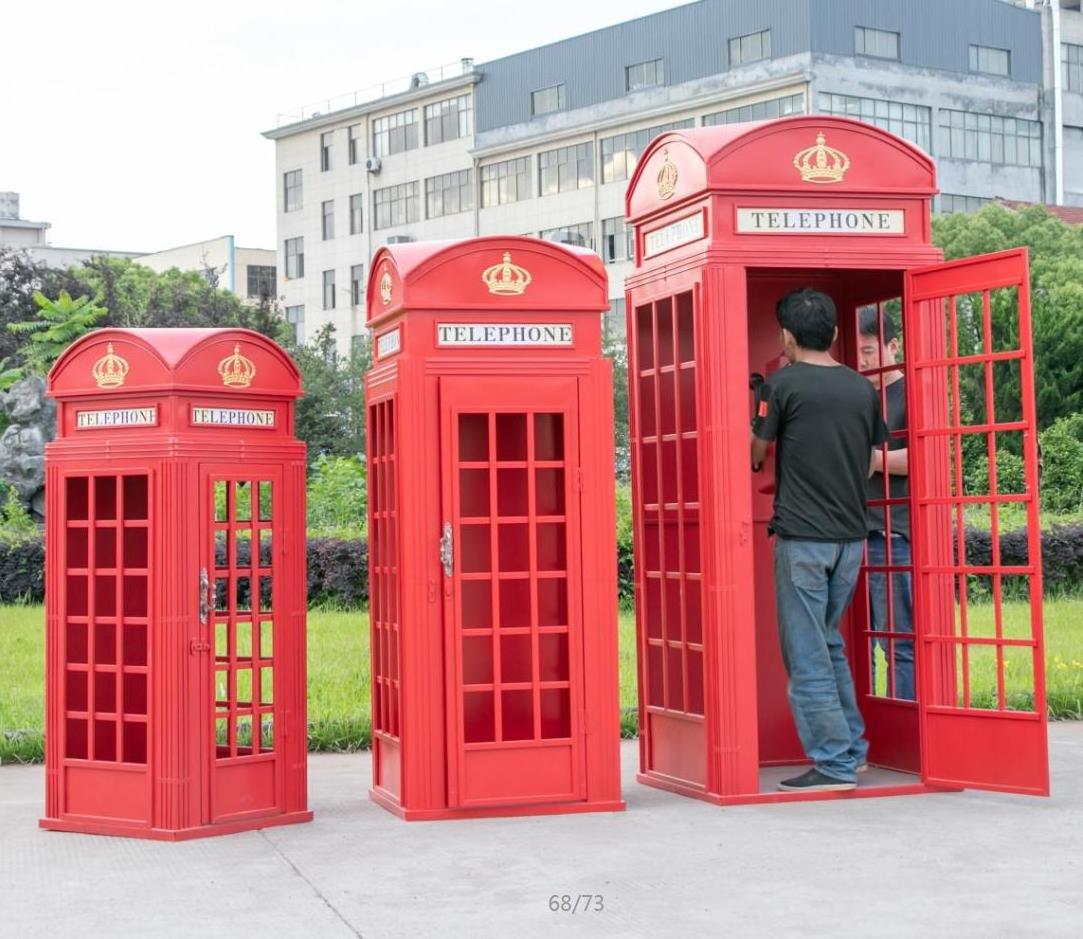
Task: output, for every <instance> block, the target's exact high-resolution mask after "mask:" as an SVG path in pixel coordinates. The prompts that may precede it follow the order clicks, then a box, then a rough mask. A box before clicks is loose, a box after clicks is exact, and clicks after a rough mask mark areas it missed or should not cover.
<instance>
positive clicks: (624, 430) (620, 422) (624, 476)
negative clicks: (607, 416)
mask: <svg viewBox="0 0 1083 939" xmlns="http://www.w3.org/2000/svg"><path fill="white" fill-rule="evenodd" d="M602 351H603V352H604V353H605V356H606V358H608V359H609V361H610V362H612V363H613V446H614V449H615V451H616V475H617V479H618V480H622V481H624V482H627V481H628V479H629V478H630V476H631V472H632V459H631V449H630V445H629V442H628V346H627V345H626V344H625V342H624V340H623V339H619V338H613V337H608V338H606V340H605V344H604V347H603V349H602Z"/></svg>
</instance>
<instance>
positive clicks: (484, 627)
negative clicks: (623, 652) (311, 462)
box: [366, 237, 624, 819]
mask: <svg viewBox="0 0 1083 939" xmlns="http://www.w3.org/2000/svg"><path fill="white" fill-rule="evenodd" d="M607 308H608V300H607V298H606V277H605V271H604V269H603V267H602V264H601V261H600V259H599V258H598V257H597V255H594V254H592V253H590V252H587V251H583V250H579V249H576V248H569V247H566V246H563V245H557V244H552V243H550V242H545V241H537V240H535V239H531V238H518V237H491V238H477V239H472V240H469V241H460V242H442V243H430V244H410V245H395V246H394V247H385V248H381V249H380V250H379V251H378V252H377V254H376V256H375V258H374V259H373V263H372V268H371V274H370V278H369V291H368V323H369V326H370V327H371V329H372V332H373V342H374V358H375V361H374V365H373V368H372V370H371V371H370V372H369V374H368V376H367V381H366V390H367V400H368V491H369V544H370V548H369V550H370V555H369V559H370V560H369V563H370V568H369V569H370V578H371V580H370V582H371V623H372V693H373V703H372V715H373V735H372V736H373V784H372V789H371V790H370V795H371V797H372V799H373V800H375V801H376V802H378V803H379V804H380V805H383V806H384V807H385V808H387V809H389V810H390V811H392V812H394V813H395V814H396V815H399V816H400V817H402V818H406V819H435V818H457V817H467V816H482V815H527V814H550V813H556V812H582V811H612V810H620V809H623V808H624V803H623V802H622V801H621V795H620V765H619V742H620V741H619V738H620V733H619V712H618V687H617V684H618V682H617V679H618V666H617V612H616V587H615V583H614V577H613V564H614V558H615V550H616V548H615V543H614V542H615V532H614V507H613V433H612V431H613V416H612V397H611V386H610V381H611V378H610V374H611V373H610V368H609V363H608V361H607V360H606V359H604V358H603V357H602V355H601V317H600V313H601V312H602V311H603V310H605V309H607Z"/></svg>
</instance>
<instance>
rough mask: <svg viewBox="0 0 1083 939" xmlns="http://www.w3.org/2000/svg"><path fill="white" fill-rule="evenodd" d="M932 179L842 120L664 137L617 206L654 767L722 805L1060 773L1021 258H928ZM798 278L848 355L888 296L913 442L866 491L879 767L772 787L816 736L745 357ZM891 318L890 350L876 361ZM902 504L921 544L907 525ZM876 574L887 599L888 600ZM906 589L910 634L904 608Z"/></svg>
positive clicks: (882, 365) (756, 351)
mask: <svg viewBox="0 0 1083 939" xmlns="http://www.w3.org/2000/svg"><path fill="white" fill-rule="evenodd" d="M936 191H937V189H936V175H935V167H934V165H933V161H932V160H931V159H930V158H929V157H928V156H927V155H926V154H924V153H923V152H921V151H920V150H918V149H917V148H916V147H913V146H912V145H910V144H909V143H907V142H906V141H904V140H901V139H899V138H897V137H895V136H893V135H891V134H889V133H886V132H884V131H881V130H879V129H877V128H875V127H872V126H869V125H866V124H863V123H860V122H857V121H851V120H846V119H840V118H831V117H799V118H793V119H784V120H779V121H775V122H771V123H764V124H735V125H728V126H726V127H719V128H710V129H707V128H705V129H702V130H689V131H680V132H675V133H668V134H664V135H662V136H661V137H659V138H657V139H656V140H654V141H653V142H652V143H651V144H650V145H649V146H648V147H647V150H646V151H645V153H644V154H643V157H642V159H641V160H640V162H639V165H638V166H637V169H636V172H635V175H634V177H633V179H632V181H631V182H630V184H629V187H628V192H627V197H626V198H627V201H626V211H627V216H628V218H629V220H630V221H631V222H632V223H633V224H634V226H635V231H636V271H635V273H634V275H633V276H632V277H630V278H629V280H628V288H627V310H628V337H629V347H630V355H629V367H628V374H629V383H630V405H631V415H632V441H633V479H634V487H633V488H634V506H635V509H634V511H635V540H636V610H637V632H638V637H637V640H638V651H639V679H640V684H639V687H640V726H641V736H640V775H639V779H640V781H641V782H644V783H648V784H650V785H654V786H658V787H662V788H666V789H671V790H673V791H676V792H680V793H683V794H686V795H690V796H696V797H699V798H703V799H706V800H708V801H713V802H717V803H734V802H755V801H773V800H787V799H799V798H810V797H811V798H837V797H853V796H867V795H884V794H889V793H903V792H916V791H922V790H924V789H928V788H932V787H942V788H957V787H964V786H967V787H971V786H972V787H976V788H988V789H999V790H1003V791H1009V792H1024V793H1032V794H1045V793H1047V792H1048V766H1047V750H1046V706H1045V688H1044V679H1043V657H1042V611H1041V602H1042V588H1041V563H1040V557H1039V537H1038V536H1039V531H1038V498H1037V496H1038V490H1037V460H1036V454H1035V440H1036V424H1035V413H1034V387H1033V368H1032V362H1031V339H1030V306H1029V293H1028V289H1029V286H1028V284H1029V281H1028V271H1027V255H1026V251H1025V249H1018V250H1013V251H1005V252H1001V253H999V254H995V255H990V256H987V257H979V258H970V259H966V260H963V261H956V262H952V263H949V264H941V263H938V262H939V261H940V257H941V255H940V252H939V251H938V249H936V248H935V247H933V245H932V243H931V220H930V215H931V200H932V196H933V195H934V194H935V193H936ZM805 286H813V287H816V288H818V289H820V290H823V291H825V292H826V293H828V294H829V295H830V296H832V297H833V299H834V300H835V302H836V305H837V307H838V310H839V339H838V342H837V345H836V348H835V349H834V352H835V355H836V357H837V358H839V359H840V360H841V361H842V362H843V363H844V364H848V365H850V366H851V367H853V368H855V369H858V368H859V365H860V364H862V363H859V346H860V344H861V343H860V339H861V336H860V333H859V326H858V322H859V316H860V315H861V314H863V313H865V315H866V318H867V316H868V313H867V311H872V316H873V317H874V322H876V323H877V327H876V328H877V332H878V333H879V335H878V336H877V337H876V339H877V342H876V347H877V348H879V349H880V351H879V352H878V353H877V360H876V361H875V362H872V363H871V364H870V363H869V362H864V363H863V364H864V374H866V375H867V376H868V377H869V378H870V380H874V381H875V382H876V383H878V384H879V385H880V387H881V395H886V390H885V389H886V388H887V387H888V384H889V382H892V381H895V380H898V378H899V377H902V378H904V379H905V385H904V386H902V387H903V388H904V389H905V400H906V403H907V407H908V424H907V426H905V427H903V428H902V429H899V430H897V431H895V433H894V434H893V438H894V439H893V440H892V442H891V444H890V446H892V447H900V446H905V447H907V448H908V456H909V466H910V475H909V480H908V487H907V488H906V489H904V490H903V491H902V492H900V491H899V490H897V489H892V488H891V487H890V486H889V485H888V484H886V483H885V484H884V488H883V492H882V494H881V493H877V497H876V498H872V499H871V500H870V505H872V506H874V507H877V508H879V509H881V510H882V511H883V513H884V519H885V525H886V530H885V533H884V535H885V538H886V542H887V543H888V545H889V547H888V548H887V556H886V557H884V558H880V557H876V558H875V559H874V560H875V563H866V564H865V566H864V568H863V574H862V580H861V584H860V586H859V588H858V592H857V595H856V596H855V598H854V600H853V602H852V603H851V606H850V609H849V611H848V614H847V617H846V619H845V620H844V623H843V635H844V638H845V641H846V646H847V651H848V655H849V661H850V666H851V670H852V673H853V676H854V682H855V686H856V690H857V693H858V699H859V705H860V708H861V711H862V713H863V716H864V719H865V723H866V725H867V733H866V736H867V738H868V739H869V741H870V744H871V749H870V753H869V762H870V772H869V773H868V774H866V775H863V776H861V777H859V786H858V788H857V789H856V790H853V791H849V792H844V793H835V792H831V793H823V792H820V793H815V794H802V793H782V792H776V791H774V790H775V788H776V786H777V783H778V781H779V780H780V779H781V778H782V777H784V776H785V775H789V774H791V773H792V769H793V766H792V764H795V763H800V762H803V761H804V754H803V752H802V749H801V746H800V744H799V741H798V739H797V735H796V731H795V729H794V725H793V720H792V718H791V715H790V709H789V706H788V702H787V697H786V675H785V671H784V668H783V664H782V660H781V655H780V652H779V648H778V638H777V632H776V615H775V595H774V580H773V577H774V574H773V569H772V542H771V541H770V539H769V537H768V533H767V524H768V522H769V520H770V518H771V515H772V503H773V496H774V480H773V478H772V476H773V472H774V467H773V453H772V455H771V456H770V458H769V459H768V462H767V465H766V466H765V467H764V469H763V471H762V472H760V473H758V474H753V473H752V472H751V470H750V466H749V463H750V460H749V424H750V418H751V417H752V414H753V407H754V396H753V395H752V393H751V392H750V375H751V374H752V373H760V374H762V375H766V376H767V378H768V380H770V374H771V372H772V371H774V370H775V369H776V368H778V367H779V365H780V360H779V357H780V346H779V339H778V334H779V329H778V324H777V321H776V318H775V305H776V303H777V301H778V300H779V299H780V298H781V297H782V296H783V295H784V294H785V293H787V292H789V291H790V290H792V289H795V288H800V287H805ZM888 318H890V319H891V324H892V326H895V327H897V328H898V331H899V333H900V336H899V337H898V342H897V343H896V346H897V355H898V361H896V362H889V361H885V359H884V355H885V353H884V351H883V348H882V347H883V345H884V343H883V340H884V338H885V334H889V333H890V330H889V329H888V328H887V323H888ZM1009 378H1011V379H1014V381H1013V382H1008V381H1006V379H1009ZM1012 387H1014V388H1015V389H1017V390H1016V392H1015V393H1014V396H1013V395H1012V394H1011V393H1008V392H1004V391H1002V390H999V389H1004V388H1012ZM1020 388H1021V389H1022V393H1021V394H1020V393H1019V392H1018V389H1020ZM885 402H886V397H885ZM885 450H886V446H885ZM1005 450H1006V451H1008V452H1010V453H1013V454H1015V455H1016V456H1018V457H1021V458H1022V460H1023V465H1024V466H1025V474H1024V479H1023V480H1022V481H1021V482H1020V481H1015V482H1012V481H1010V480H1008V479H1007V478H1006V477H1001V478H998V473H997V466H998V457H997V454H998V453H999V452H1004V451H1005ZM982 459H985V460H986V462H987V464H988V466H989V467H990V468H989V469H988V470H987V471H986V472H985V474H984V476H982V474H981V473H980V472H974V471H973V467H974V466H976V465H977V464H980V462H981V460H982ZM904 510H908V512H909V516H910V525H909V531H908V536H909V537H908V543H909V548H910V552H909V558H907V556H906V555H905V554H904V553H903V552H902V550H901V549H900V548H898V547H897V546H898V545H899V544H900V542H899V540H898V539H893V537H892V534H893V532H892V525H895V531H894V534H896V535H898V534H899V533H900V530H901V529H902V528H903V525H904V521H903V519H904V517H905V516H904ZM1007 512H1011V513H1013V515H1014V517H1016V518H1018V517H1019V516H1020V515H1022V516H1023V517H1024V518H1025V520H1026V521H1025V524H1026V529H1027V536H1028V539H1029V545H1030V552H1029V563H1028V564H1026V565H1025V566H1020V567H1009V566H1005V565H1004V564H1003V563H1002V562H1001V558H1000V555H999V550H998V534H999V532H1000V531H1001V530H1003V529H1004V525H1003V523H1002V521H1001V515H1002V514H1003V513H1007ZM968 525H978V526H979V527H984V528H985V529H987V530H991V532H992V544H993V557H992V561H991V563H986V564H981V563H979V562H977V561H976V560H974V559H973V557H972V554H973V552H972V551H968V544H967V542H968V537H967V526H968ZM870 544H871V542H870ZM893 552H894V556H893ZM874 586H876V587H882V588H884V589H886V593H887V601H886V602H885V603H883V608H885V609H886V622H883V621H880V622H873V621H872V617H871V615H870V610H871V609H872V607H870V594H871V593H872V590H871V589H870V588H871V587H874ZM911 591H912V595H911ZM903 597H905V600H906V602H907V603H910V601H911V600H912V607H913V611H912V621H913V623H914V630H915V632H910V630H909V628H908V627H906V628H904V625H903V623H902V622H896V619H897V618H898V619H900V620H901V614H898V613H897V610H898V609H900V607H898V603H899V602H900V599H901V598H903ZM909 661H912V662H913V664H912V665H911V664H909ZM907 669H913V670H914V671H915V672H916V675H915V676H914V678H915V681H916V690H915V691H913V692H910V691H903V690H902V689H903V687H904V685H908V684H913V683H914V682H905V681H903V675H904V672H905V670H907Z"/></svg>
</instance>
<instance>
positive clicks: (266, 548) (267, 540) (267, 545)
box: [259, 528, 272, 567]
mask: <svg viewBox="0 0 1083 939" xmlns="http://www.w3.org/2000/svg"><path fill="white" fill-rule="evenodd" d="M271 547H272V541H271V529H269V528H261V529H260V530H259V566H260V567H270V566H271V564H272V554H271Z"/></svg>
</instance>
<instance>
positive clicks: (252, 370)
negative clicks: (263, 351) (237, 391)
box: [218, 345, 256, 388]
mask: <svg viewBox="0 0 1083 939" xmlns="http://www.w3.org/2000/svg"><path fill="white" fill-rule="evenodd" d="M218 374H219V375H221V376H222V384H223V385H227V386H236V387H238V388H247V387H248V386H249V385H251V384H252V379H253V378H255V377H256V366H255V365H253V364H252V362H251V360H250V359H246V358H245V357H244V356H243V355H241V347H240V345H235V346H234V347H233V355H227V356H226V357H225V358H224V359H222V361H221V362H219V363H218Z"/></svg>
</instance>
